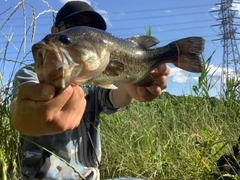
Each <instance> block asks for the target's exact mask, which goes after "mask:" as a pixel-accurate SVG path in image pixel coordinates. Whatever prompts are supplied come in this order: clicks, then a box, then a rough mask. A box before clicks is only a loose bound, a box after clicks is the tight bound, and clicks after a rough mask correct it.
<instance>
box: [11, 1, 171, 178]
mask: <svg viewBox="0 0 240 180" xmlns="http://www.w3.org/2000/svg"><path fill="white" fill-rule="evenodd" d="M83 25H84V26H91V27H95V28H99V29H102V30H106V23H105V21H104V19H103V18H102V16H101V15H100V14H98V13H97V12H95V11H94V10H93V9H92V7H91V6H89V5H88V4H87V3H84V2H81V1H70V2H68V3H66V4H65V5H64V6H63V7H62V8H61V9H60V10H59V12H58V14H57V16H56V20H55V23H54V25H53V27H52V29H51V32H52V33H57V32H60V31H63V30H65V29H67V28H71V27H73V26H83ZM169 72H170V68H169V67H168V66H166V65H165V64H163V65H161V66H160V67H159V68H157V69H156V70H154V71H153V72H152V73H151V74H152V76H153V77H154V80H155V82H154V85H153V86H151V87H147V88H143V87H137V86H134V85H132V84H117V86H118V89H117V90H108V89H103V88H99V87H88V88H86V87H85V86H84V85H83V86H82V87H79V86H76V85H73V84H72V85H70V86H69V87H67V88H66V89H65V90H64V91H63V92H61V93H60V94H59V95H57V96H54V95H55V89H54V87H53V86H51V85H48V84H43V83H39V81H38V78H37V75H36V73H35V71H34V69H33V65H28V66H26V67H23V68H22V69H20V70H19V71H18V72H17V73H16V75H15V79H14V83H13V101H12V103H11V108H10V109H11V115H12V118H11V123H12V125H13V127H14V128H15V129H16V130H18V131H19V132H20V133H21V134H22V135H23V138H22V153H23V159H22V166H21V174H22V179H81V178H82V177H84V178H85V179H88V180H97V179H100V175H99V170H98V167H99V162H100V157H101V144H100V133H99V113H101V112H104V113H108V114H110V113H115V112H117V111H119V110H121V109H122V108H123V107H125V106H127V105H128V104H130V103H131V102H133V99H136V100H138V101H142V102H144V101H152V100H153V99H155V98H156V97H158V96H159V95H161V93H162V89H165V88H166V87H167V76H168V74H169ZM84 92H85V94H84Z"/></svg>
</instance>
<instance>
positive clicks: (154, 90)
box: [112, 64, 170, 107]
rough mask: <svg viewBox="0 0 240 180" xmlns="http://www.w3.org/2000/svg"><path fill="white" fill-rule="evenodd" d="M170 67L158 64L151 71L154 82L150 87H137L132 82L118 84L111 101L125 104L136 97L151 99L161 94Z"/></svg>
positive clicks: (121, 104) (144, 100) (142, 100)
mask: <svg viewBox="0 0 240 180" xmlns="http://www.w3.org/2000/svg"><path fill="white" fill-rule="evenodd" d="M169 73H170V68H169V66H167V65H166V64H162V65H160V66H159V67H158V68H156V69H155V70H153V71H152V72H151V75H152V77H153V78H154V84H153V85H152V86H150V87H139V86H135V85H132V84H119V86H118V89H117V90H114V91H113V97H112V99H113V102H114V104H116V105H117V106H119V107H121V106H126V105H128V104H129V103H131V102H132V101H133V99H136V100H138V101H141V102H146V101H152V100H154V99H155V98H156V97H158V96H160V95H161V94H162V90H164V89H166V88H167V85H168V83H167V77H168V75H169Z"/></svg>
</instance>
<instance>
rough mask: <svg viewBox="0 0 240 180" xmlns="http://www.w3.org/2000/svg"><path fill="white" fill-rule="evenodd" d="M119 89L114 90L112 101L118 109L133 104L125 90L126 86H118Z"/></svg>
mask: <svg viewBox="0 0 240 180" xmlns="http://www.w3.org/2000/svg"><path fill="white" fill-rule="evenodd" d="M117 87H118V89H115V90H112V101H113V103H114V104H115V105H116V106H118V107H124V106H127V105H129V104H130V103H132V102H133V100H134V99H133V98H132V97H131V96H130V95H129V93H128V91H127V90H126V88H125V84H117Z"/></svg>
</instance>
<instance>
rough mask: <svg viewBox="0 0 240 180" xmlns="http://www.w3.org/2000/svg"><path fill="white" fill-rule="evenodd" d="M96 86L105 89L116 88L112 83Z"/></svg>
mask: <svg viewBox="0 0 240 180" xmlns="http://www.w3.org/2000/svg"><path fill="white" fill-rule="evenodd" d="M98 86H99V87H102V88H105V89H118V87H117V86H115V85H114V84H98Z"/></svg>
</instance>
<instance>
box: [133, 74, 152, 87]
mask: <svg viewBox="0 0 240 180" xmlns="http://www.w3.org/2000/svg"><path fill="white" fill-rule="evenodd" d="M153 83H154V79H153V77H152V76H151V75H150V74H149V75H148V76H146V77H145V78H143V79H142V80H140V81H138V82H136V83H134V85H136V86H140V87H149V86H152V85H153Z"/></svg>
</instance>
